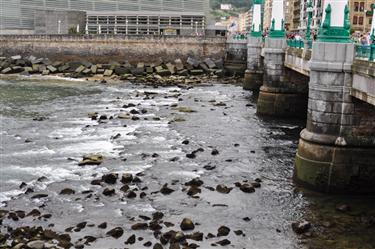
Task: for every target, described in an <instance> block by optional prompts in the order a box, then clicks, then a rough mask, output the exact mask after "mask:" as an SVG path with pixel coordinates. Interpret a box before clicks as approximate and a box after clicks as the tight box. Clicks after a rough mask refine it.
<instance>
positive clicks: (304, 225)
mask: <svg viewBox="0 0 375 249" xmlns="http://www.w3.org/2000/svg"><path fill="white" fill-rule="evenodd" d="M310 228H311V224H310V223H309V222H307V221H301V222H293V223H292V229H293V231H294V232H295V233H297V234H303V233H306V232H307V231H308V230H310Z"/></svg>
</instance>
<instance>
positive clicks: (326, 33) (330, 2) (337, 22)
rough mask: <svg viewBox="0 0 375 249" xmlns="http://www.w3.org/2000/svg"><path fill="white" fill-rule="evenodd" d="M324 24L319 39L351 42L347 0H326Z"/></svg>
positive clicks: (322, 40)
mask: <svg viewBox="0 0 375 249" xmlns="http://www.w3.org/2000/svg"><path fill="white" fill-rule="evenodd" d="M324 6H325V12H324V14H323V20H324V21H323V24H322V26H321V27H320V28H319V32H318V41H321V42H339V43H348V42H350V20H349V7H348V1H347V0H326V1H325V4H324Z"/></svg>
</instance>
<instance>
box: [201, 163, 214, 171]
mask: <svg viewBox="0 0 375 249" xmlns="http://www.w3.org/2000/svg"><path fill="white" fill-rule="evenodd" d="M203 168H204V169H205V170H214V169H216V166H212V165H209V164H208V165H205V166H203Z"/></svg>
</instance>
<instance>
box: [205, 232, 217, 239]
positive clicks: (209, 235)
mask: <svg viewBox="0 0 375 249" xmlns="http://www.w3.org/2000/svg"><path fill="white" fill-rule="evenodd" d="M215 237H216V236H215V235H213V234H212V233H208V234H207V236H206V239H212V238H215Z"/></svg>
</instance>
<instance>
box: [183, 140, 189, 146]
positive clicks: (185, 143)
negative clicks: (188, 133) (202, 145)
mask: <svg viewBox="0 0 375 249" xmlns="http://www.w3.org/2000/svg"><path fill="white" fill-rule="evenodd" d="M189 143H190V142H189V140H184V141H182V144H184V145H188V144H189Z"/></svg>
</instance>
